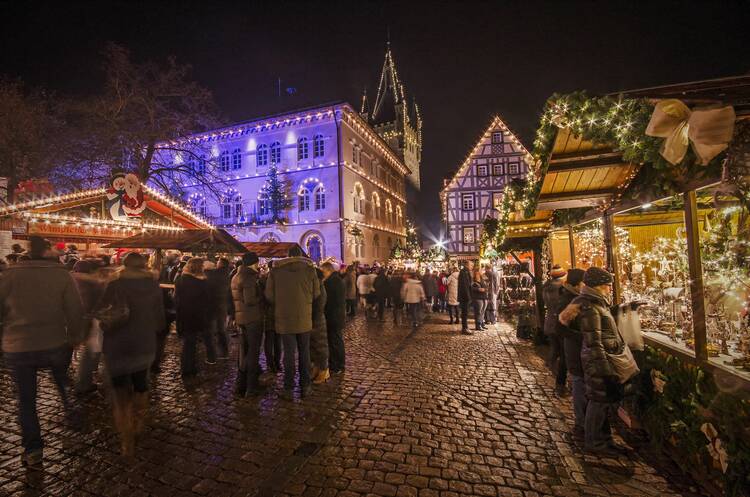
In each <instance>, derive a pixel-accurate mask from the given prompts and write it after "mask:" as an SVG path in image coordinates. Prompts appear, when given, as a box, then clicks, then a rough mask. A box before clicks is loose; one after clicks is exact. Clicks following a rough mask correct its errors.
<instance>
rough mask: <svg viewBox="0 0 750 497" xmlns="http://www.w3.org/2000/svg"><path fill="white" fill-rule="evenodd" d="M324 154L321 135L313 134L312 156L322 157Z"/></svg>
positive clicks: (324, 148) (324, 145)
mask: <svg viewBox="0 0 750 497" xmlns="http://www.w3.org/2000/svg"><path fill="white" fill-rule="evenodd" d="M325 154H326V144H325V142H324V141H323V135H315V137H314V138H313V157H316V158H317V157H323V156H324V155H325Z"/></svg>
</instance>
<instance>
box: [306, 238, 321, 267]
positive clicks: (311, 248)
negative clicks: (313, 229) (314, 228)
mask: <svg viewBox="0 0 750 497" xmlns="http://www.w3.org/2000/svg"><path fill="white" fill-rule="evenodd" d="M303 246H304V247H305V252H307V255H308V257H310V259H312V260H313V261H315V262H320V261H321V260H322V259H323V240H322V239H321V238H320V235H318V234H311V235H308V236H307V239H306V240H305V241H304V244H303Z"/></svg>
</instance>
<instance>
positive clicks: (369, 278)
mask: <svg viewBox="0 0 750 497" xmlns="http://www.w3.org/2000/svg"><path fill="white" fill-rule="evenodd" d="M375 278H376V275H375V273H370V272H364V273H362V274H360V275H359V276H357V293H358V294H359V299H360V302H361V304H362V307H365V308H366V307H367V296H368V295H370V294H371V293H373V292H374V291H375Z"/></svg>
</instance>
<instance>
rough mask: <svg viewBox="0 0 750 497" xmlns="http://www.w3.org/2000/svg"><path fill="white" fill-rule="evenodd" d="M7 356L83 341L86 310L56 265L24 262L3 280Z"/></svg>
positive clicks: (0, 302)
mask: <svg viewBox="0 0 750 497" xmlns="http://www.w3.org/2000/svg"><path fill="white" fill-rule="evenodd" d="M0 305H1V311H0V312H2V315H1V316H0V320H1V321H2V326H3V333H2V344H3V351H5V352H11V353H12V352H33V351H37V350H49V349H55V348H58V347H62V346H63V345H65V344H75V343H77V342H79V341H80V340H81V339H82V338H83V334H82V333H83V326H82V325H83V323H82V318H83V306H82V304H81V297H80V296H79V295H78V290H77V288H76V285H75V282H74V281H73V277H72V276H71V275H70V273H68V271H66V270H65V267H64V266H63V265H62V264H60V263H59V262H56V261H50V260H41V259H35V260H30V261H21V262H19V263H18V264H15V265H13V266H11V267H9V268H8V269H6V270H5V271H3V275H2V277H1V278H0Z"/></svg>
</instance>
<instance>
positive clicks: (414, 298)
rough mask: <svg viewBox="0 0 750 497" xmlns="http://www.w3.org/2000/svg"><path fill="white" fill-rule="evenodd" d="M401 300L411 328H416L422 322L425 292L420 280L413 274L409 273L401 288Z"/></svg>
mask: <svg viewBox="0 0 750 497" xmlns="http://www.w3.org/2000/svg"><path fill="white" fill-rule="evenodd" d="M401 300H403V301H404V303H405V304H406V307H407V309H408V311H409V317H410V318H411V326H412V328H415V329H416V328H417V327H419V326H420V325H421V324H422V323H421V321H422V316H421V309H422V307H424V302H425V293H424V286H423V285H422V282H421V281H420V280H418V279H417V277H416V275H415V274H410V275H409V277H408V279H407V280H406V283H404V286H403V287H402V288H401Z"/></svg>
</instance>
